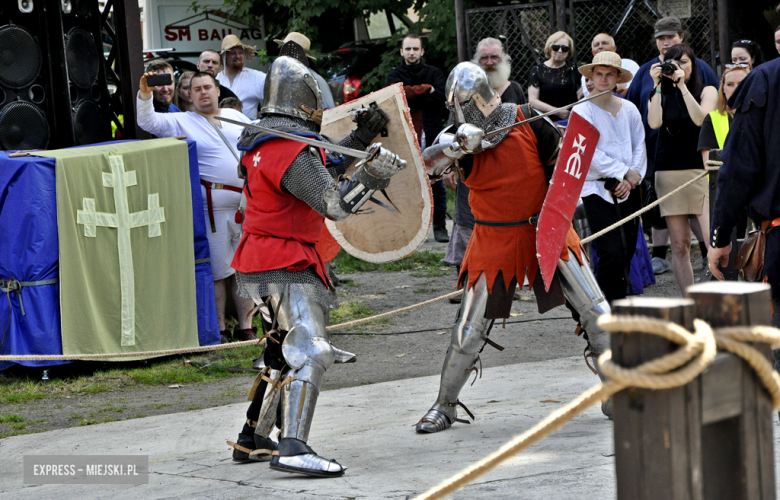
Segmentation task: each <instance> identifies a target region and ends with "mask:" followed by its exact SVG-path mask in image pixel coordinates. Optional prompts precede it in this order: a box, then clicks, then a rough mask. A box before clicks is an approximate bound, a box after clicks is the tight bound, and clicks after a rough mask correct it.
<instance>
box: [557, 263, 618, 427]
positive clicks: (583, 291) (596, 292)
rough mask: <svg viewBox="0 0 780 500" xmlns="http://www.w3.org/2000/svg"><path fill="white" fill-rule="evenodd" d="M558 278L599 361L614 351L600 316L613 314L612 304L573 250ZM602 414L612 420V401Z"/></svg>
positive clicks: (608, 402)
mask: <svg viewBox="0 0 780 500" xmlns="http://www.w3.org/2000/svg"><path fill="white" fill-rule="evenodd" d="M558 276H559V277H560V279H561V285H562V287H563V295H564V297H566V301H567V302H568V303H569V305H570V306H571V307H573V308H574V309H575V310H576V311H577V314H578V315H579V321H580V325H581V326H582V329H583V330H585V335H586V338H587V340H588V347H587V349H586V352H589V353H590V356H591V357H595V358H598V356H601V355H602V354H603V353H604V352H606V351H607V350H608V349H609V348H610V343H611V337H610V334H609V332H605V331H604V330H602V329H601V327H599V325H598V318H599V316H601V315H602V314H609V313H611V312H612V310H611V309H610V307H609V303H608V302H607V299H605V298H604V294H603V293H602V292H601V288H600V287H599V285H598V283H597V282H596V277H595V276H594V275H593V271H592V270H591V269H590V265H589V264H588V263H587V262H584V263H583V264H582V265H580V263H579V261H577V258H576V257H575V256H574V253H573V252H572V251H571V250H569V260H568V262H567V261H565V260H563V259H561V260H559V261H558ZM586 360H587V358H586ZM595 365H596V372H597V374H598V376H599V378H600V379H601V381H602V382H604V381H605V380H606V377H605V376H604V375H603V374H602V373H601V369H600V368H599V367H598V363H595ZM588 366H590V365H588ZM601 412H602V413H604V415H606V416H607V417H609V418H610V419H611V418H612V399H611V398H610V399H608V400H607V401H603V402H602V403H601Z"/></svg>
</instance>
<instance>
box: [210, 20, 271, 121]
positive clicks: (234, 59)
mask: <svg viewBox="0 0 780 500" xmlns="http://www.w3.org/2000/svg"><path fill="white" fill-rule="evenodd" d="M256 51H257V47H252V46H250V45H244V44H243V43H241V40H239V39H238V37H237V36H236V35H228V36H226V37H225V38H224V39H223V40H222V51H221V52H220V54H221V55H222V57H223V58H224V63H223V65H222V67H223V69H222V71H221V72H220V73H219V75H217V80H219V83H220V84H221V85H224V86H225V87H227V88H229V89H230V90H232V91H233V93H234V94H236V97H238V98H239V99H240V100H241V102H242V103H243V104H244V114H245V115H246V116H248V117H249V119H250V120H254V119H255V118H257V108H258V107H259V105H260V103H261V102H262V101H263V88H264V87H265V73H263V72H262V71H257V70H256V69H251V68H245V67H244V62H245V61H246V60H247V59H250V58H251V57H252V55H253V54H254V53H255V52H256Z"/></svg>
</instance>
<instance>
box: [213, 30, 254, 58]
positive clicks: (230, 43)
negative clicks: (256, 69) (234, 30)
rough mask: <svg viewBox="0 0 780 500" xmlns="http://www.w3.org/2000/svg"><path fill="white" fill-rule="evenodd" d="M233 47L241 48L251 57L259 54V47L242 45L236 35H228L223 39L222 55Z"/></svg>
mask: <svg viewBox="0 0 780 500" xmlns="http://www.w3.org/2000/svg"><path fill="white" fill-rule="evenodd" d="M233 47H241V48H242V49H244V52H249V53H250V54H249V55H252V54H254V53H255V52H257V47H253V46H251V45H244V44H243V43H241V40H239V39H238V37H237V36H236V35H228V36H226V37H225V38H223V39H222V52H220V54H224V53H225V52H227V51H228V50H230V49H232V48H233Z"/></svg>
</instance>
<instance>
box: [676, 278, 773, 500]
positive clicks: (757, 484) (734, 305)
mask: <svg viewBox="0 0 780 500" xmlns="http://www.w3.org/2000/svg"><path fill="white" fill-rule="evenodd" d="M687 295H688V297H690V298H692V299H693V300H694V301H695V302H696V317H697V318H701V319H703V320H704V321H706V322H708V323H709V324H710V325H711V326H712V327H713V328H718V327H725V326H740V325H770V324H771V318H772V316H771V306H770V301H771V293H770V289H769V285H765V284H761V283H745V282H736V283H716V282H710V283H702V284H699V285H694V286H691V287H689V288H688V289H687ZM754 347H756V348H757V349H759V350H760V351H761V352H763V353H764V354H765V355H766V356H767V358H768V359H770V360H771V352H770V348H769V346H768V345H766V344H756V345H754ZM699 378H700V379H701V387H702V394H701V426H702V427H701V446H702V473H703V478H704V480H703V483H704V497H705V498H707V499H710V498H723V499H730V498H740V499H748V500H753V499H756V500H758V499H762V500H768V499H774V498H775V466H774V459H775V457H774V436H773V424H772V400H771V398H770V396H769V393H768V392H767V391H766V389H765V388H764V386H763V384H762V383H761V381H760V380H759V379H758V376H757V375H756V374H755V372H754V371H753V370H752V369H751V368H750V367H749V366H748V365H747V363H745V362H744V361H742V360H741V359H739V358H738V357H736V356H734V355H733V354H730V353H719V354H718V356H717V357H716V358H715V361H714V362H713V363H712V365H711V366H710V368H709V369H708V370H707V371H706V372H705V373H704V374H702V376H701V377H699Z"/></svg>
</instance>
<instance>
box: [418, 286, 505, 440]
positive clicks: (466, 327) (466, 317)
mask: <svg viewBox="0 0 780 500" xmlns="http://www.w3.org/2000/svg"><path fill="white" fill-rule="evenodd" d="M487 299H488V290H487V281H486V279H485V275H484V274H481V275H480V276H479V278H478V279H477V282H476V283H474V286H473V287H472V288H471V290H467V291H466V292H465V293H464V294H463V303H462V305H461V309H460V315H459V317H458V322H457V323H456V324H455V326H454V327H453V329H452V340H451V343H450V348H449V349H448V350H447V356H446V357H445V358H444V366H443V367H442V371H441V382H440V383H439V396H438V397H437V398H436V403H434V405H433V407H431V409H430V410H428V413H426V414H425V416H424V417H423V418H421V419H420V421H419V422H417V426H416V427H415V428H416V430H417V432H420V433H424V432H427V433H430V432H440V431H443V430H445V429H449V428H450V426H451V425H452V424H453V422H456V421H457V422H462V423H469V422H468V421H467V420H462V419H459V418H458V410H457V408H456V407H457V406H458V404H460V405H461V406H463V404H462V403H460V401H459V400H458V395H459V394H460V391H461V390H462V389H463V386H464V385H466V381H467V380H468V379H469V375H471V372H472V371H475V370H477V367H476V363H477V360H478V359H479V351H480V349H481V348H482V346H483V345H484V343H485V340H486V339H487V329H488V326H489V324H490V321H489V320H486V319H485V307H486V305H487ZM463 408H464V409H466V407H465V406H463ZM466 411H467V412H468V410H466ZM469 416H471V418H472V419H473V418H474V416H473V415H471V414H470V413H469Z"/></svg>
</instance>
